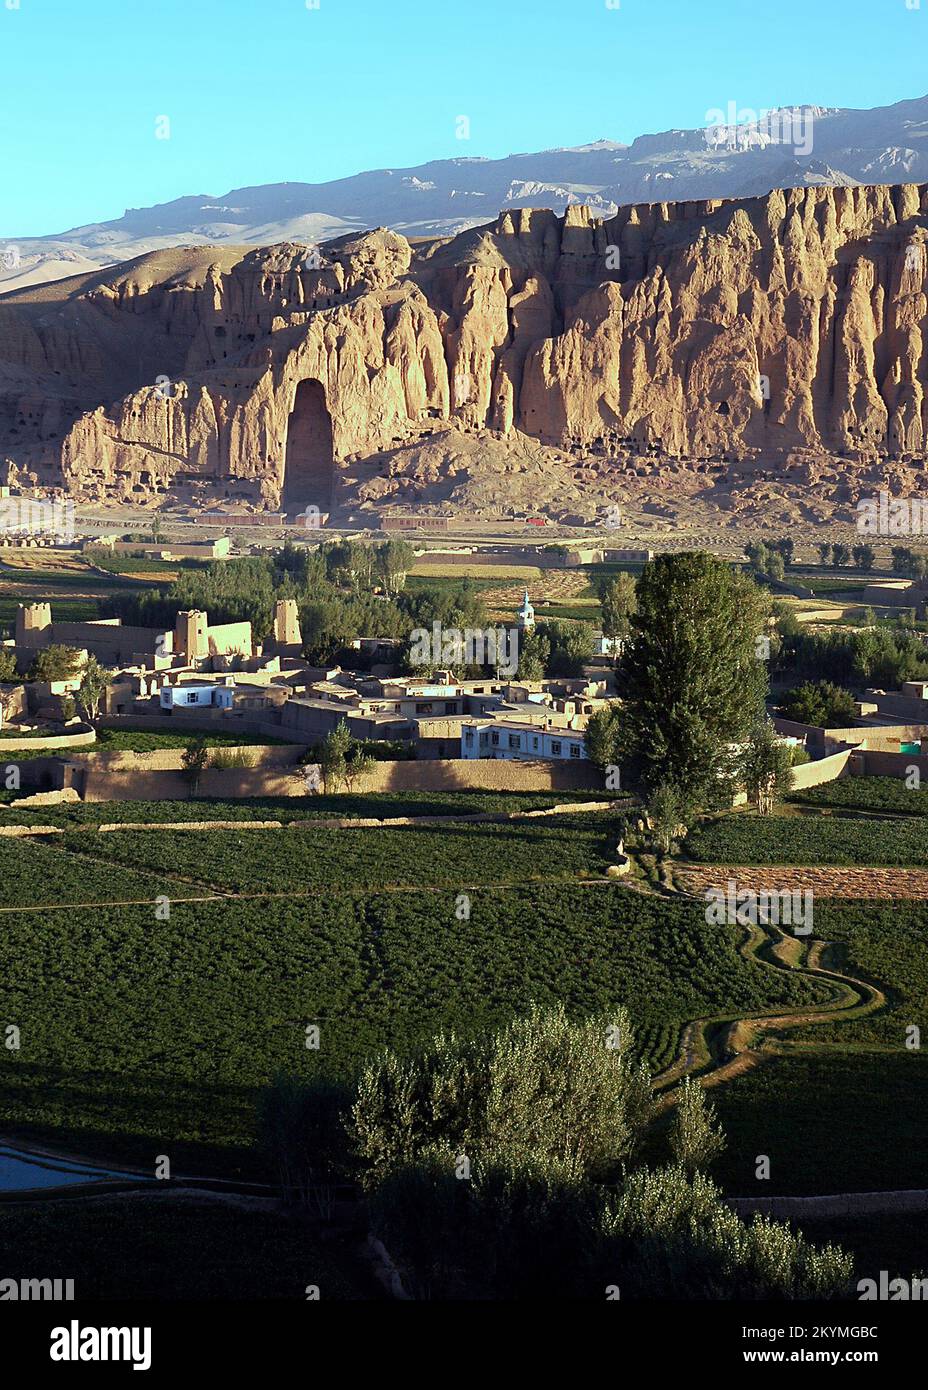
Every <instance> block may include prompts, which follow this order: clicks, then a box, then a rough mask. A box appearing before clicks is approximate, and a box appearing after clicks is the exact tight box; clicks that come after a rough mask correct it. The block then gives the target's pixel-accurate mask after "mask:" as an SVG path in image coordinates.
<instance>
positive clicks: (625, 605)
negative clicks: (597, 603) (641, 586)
mask: <svg viewBox="0 0 928 1390" xmlns="http://www.w3.org/2000/svg"><path fill="white" fill-rule="evenodd" d="M601 604H602V615H603V616H602V624H603V636H604V637H607V638H609V639H610V640H611V641H613V642H615V641H619V642H624V641H625V640H626V639H627V638H628V636H629V634H630V633H631V619H632V617H633V616H634V614H635V613H636V612H637V609H638V598H637V586H636V584H635V580H634V577H633V576H632V575H630V574H625V573H624V572H623V573H622V574H617V575H616V577H615V579H612V580H610V581H609V583H608V584H606V586H605V588H604V589H603V594H602V599H601Z"/></svg>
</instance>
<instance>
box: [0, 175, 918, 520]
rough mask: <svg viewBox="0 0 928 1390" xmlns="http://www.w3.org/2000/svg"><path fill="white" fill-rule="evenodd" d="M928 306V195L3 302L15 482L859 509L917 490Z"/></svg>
mask: <svg viewBox="0 0 928 1390" xmlns="http://www.w3.org/2000/svg"><path fill="white" fill-rule="evenodd" d="M926 283H928V188H926V186H925V185H913V184H907V185H899V186H895V187H893V186H875V187H863V188H806V189H796V190H790V191H776V192H773V193H771V194H769V195H768V196H766V197H762V198H750V199H741V200H737V201H730V202H701V203H677V204H666V203H657V204H645V205H642V206H635V207H630V208H624V209H620V210H619V212H618V213H617V214H616V215H615V216H613V217H611V218H608V219H606V220H599V219H596V218H593V217H592V216H591V214H590V212H589V210H588V209H587V208H584V207H571V208H568V209H567V212H566V213H565V214H564V216H563V217H558V216H557V215H555V214H554V213H552V212H550V211H545V210H539V209H522V210H519V211H512V212H505V213H503V214H502V215H501V216H500V217H499V218H498V219H497V221H496V222H494V223H492V224H490V225H489V226H485V227H481V228H476V229H471V230H469V231H466V232H464V233H462V234H460V235H459V236H457V237H454V238H451V239H438V240H435V241H432V242H428V243H423V244H421V245H416V246H415V247H413V246H411V245H410V243H409V242H408V241H406V240H405V238H403V237H402V236H400V235H398V234H396V233H394V232H389V231H383V230H380V231H376V232H371V233H368V234H366V235H363V236H360V237H356V238H354V237H352V238H347V239H346V238H343V239H341V240H339V241H335V242H330V243H327V244H326V245H325V246H323V247H322V248H321V252H311V253H307V250H306V248H305V247H300V246H298V245H296V244H291V243H288V244H283V245H279V246H274V247H267V248H260V249H253V248H247V247H229V246H222V247H197V248H193V249H181V250H174V251H169V252H158V253H154V254H152V255H149V256H144V257H141V258H139V259H138V260H136V261H134V262H131V263H129V264H127V265H124V266H121V267H118V268H117V269H116V270H113V271H109V272H102V273H101V272H95V273H93V274H90V275H82V276H78V277H74V278H72V279H70V280H65V281H61V282H58V283H56V284H53V285H48V286H40V287H35V288H30V289H25V290H21V291H18V292H14V293H11V294H7V295H5V296H2V297H0V457H6V458H9V459H10V460H12V468H11V476H12V478H13V481H17V480H20V481H27V482H28V481H30V480H34V481H38V482H40V483H44V484H50V483H55V482H64V483H65V484H66V485H67V486H68V487H69V488H70V489H71V490H72V491H73V492H74V494H75V495H76V496H78V497H81V498H109V499H112V500H120V501H126V500H139V501H146V500H149V499H150V500H153V501H154V500H157V499H159V498H163V497H164V496H165V495H166V494H168V493H170V494H173V495H177V496H180V497H187V496H189V497H190V498H195V497H198V496H201V495H202V496H204V497H206V496H208V495H209V496H216V495H220V496H221V495H230V496H233V497H237V498H241V499H243V501H250V502H251V503H253V504H255V505H258V506H266V507H272V508H274V507H277V506H278V505H280V502H281V498H282V497H283V496H284V494H285V493H286V496H287V501H288V506H290V505H296V504H297V503H300V504H301V505H304V506H305V505H310V506H312V505H318V506H320V507H321V508H322V509H323V510H326V509H328V508H329V506H330V505H333V504H334V505H335V506H336V507H350V506H357V505H358V503H359V502H360V503H365V504H367V505H370V506H374V505H381V504H383V503H384V502H403V503H405V502H414V501H420V502H421V501H423V500H424V501H426V502H449V503H450V504H451V505H452V506H456V505H468V506H481V505H482V506H485V507H487V508H490V509H492V508H493V507H501V506H504V505H505V504H504V503H503V502H502V501H501V500H500V499H501V497H502V496H505V494H506V488H507V483H506V479H507V478H508V480H509V495H510V496H511V497H516V498H522V497H525V499H526V500H527V504H528V505H532V501H531V499H535V505H536V506H539V507H540V506H541V505H546V506H547V507H548V509H549V510H550V511H552V512H556V511H557V509H558V507H560V510H561V512H562V513H565V512H568V511H575V510H577V506H578V504H579V503H580V502H582V501H583V500H584V499H586V501H587V503H589V501H590V499H593V502H594V503H598V504H600V505H607V504H608V502H609V500H610V498H613V499H614V498H616V497H621V496H623V495H631V493H636V495H637V494H640V493H641V488H642V484H641V480H642V479H645V480H647V483H646V485H647V488H649V489H651V488H653V490H654V492H655V495H656V496H659V495H660V493H661V492H665V493H666V494H667V495H668V496H671V497H672V496H676V495H693V494H695V493H697V492H700V491H705V492H707V493H711V492H714V493H715V494H716V500H718V501H721V500H722V496H721V493H722V492H724V494H725V496H726V497H728V498H729V499H732V498H734V499H735V500H736V501H737V497H738V494H739V490H740V489H741V488H742V487H750V488H751V489H753V498H754V501H755V502H757V501H758V499H762V498H763V496H765V495H766V493H765V489H766V491H767V493H769V495H770V496H774V495H777V494H778V492H779V490H781V489H782V488H784V487H785V489H786V491H787V492H789V491H790V489H792V490H793V491H794V492H795V490H796V489H806V490H807V491H808V493H809V498H810V503H811V505H812V506H813V509H814V506H815V499H816V497H818V498H819V499H822V498H827V499H828V500H829V503H830V504H835V505H837V504H844V503H848V502H849V500H850V499H851V497H852V494H853V493H854V489H855V488H856V487H859V486H864V485H865V484H867V483H868V480H871V481H872V480H876V479H880V480H881V481H882V482H885V481H886V480H887V479H889V480H891V479H892V478H893V477H896V478H897V479H898V480H899V481H900V484H902V485H905V486H909V487H914V486H916V485H917V483H918V478H919V476H920V470H921V463H922V455H923V453H924V448H925V436H926V430H928V406H926V400H925V388H926V380H928V364H926V359H925V332H926V309H928V302H926ZM300 383H316V385H315V386H312V387H309V386H307V387H305V388H301V389H300V390H299V392H298V389H297V388H298V387H299V386H300ZM491 476H492V477H495V478H497V479H498V480H499V486H498V487H490V488H489V491H488V492H487V490H486V489H485V490H484V496H483V499H482V501H481V500H480V487H479V486H478V484H479V480H480V478H481V477H483V478H484V479H486V478H489V477H491ZM536 485H537V486H536ZM652 501H653V498H652ZM736 501H735V503H732V502H730V501H729V503H728V505H736ZM723 505H726V504H725V503H724V501H723ZM826 510H827V509H826Z"/></svg>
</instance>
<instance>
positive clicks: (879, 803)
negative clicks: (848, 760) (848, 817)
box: [790, 777, 928, 816]
mask: <svg viewBox="0 0 928 1390" xmlns="http://www.w3.org/2000/svg"><path fill="white" fill-rule="evenodd" d="M790 801H792V802H795V803H797V804H798V805H801V806H815V807H822V808H825V807H828V808H834V809H835V810H849V811H871V812H880V811H892V812H898V813H899V814H900V815H906V816H928V787H925V788H918V789H917V790H916V789H915V788H911V789H910V788H909V787H907V786H906V784H905V782H904V780H902V779H901V778H897V777H839V778H838V780H837V781H836V782H825V783H824V784H823V785H822V786H820V787H809V789H808V790H807V791H802V792H794V793H793V795H792V796H791V797H790Z"/></svg>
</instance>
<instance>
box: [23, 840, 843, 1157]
mask: <svg viewBox="0 0 928 1390" xmlns="http://www.w3.org/2000/svg"><path fill="white" fill-rule="evenodd" d="M256 833H257V832H256ZM196 838H199V837H196ZM65 857H66V856H65ZM102 867H103V866H101V868H102ZM104 871H105V869H104ZM41 872H42V873H43V874H44V873H46V872H47V865H45V864H44V863H43V864H42V866H41ZM58 891H59V892H60V891H62V890H61V887H60V886H59V888H58ZM455 908H456V893H455V892H454V891H451V890H449V891H447V892H444V893H430V892H413V893H401V894H376V893H372V894H369V895H367V896H362V897H356V898H347V897H346V898H341V899H335V898H331V897H329V898H323V897H322V896H321V895H316V896H310V897H308V898H305V899H299V900H291V901H289V902H284V901H267V900H260V899H258V900H253V901H248V902H238V903H235V904H233V903H231V902H211V903H196V904H180V903H175V904H174V905H173V907H172V909H171V914H170V918H169V920H166V921H159V920H157V919H156V917H155V912H154V910H153V909H152V907H151V906H144V907H131V908H130V907H125V908H117V907H113V908H102V909H94V910H84V911H81V910H79V909H78V910H66V911H65V910H63V911H56V912H47V913H37V912H23V913H13V914H9V915H7V916H5V917H4V918H3V931H2V933H0V1024H6V1023H9V1022H12V1023H15V1024H17V1026H18V1027H19V1028H20V1030H21V1038H22V1042H21V1049H20V1051H18V1052H6V1053H5V1054H4V1055H5V1057H6V1061H5V1062H4V1064H3V1068H2V1070H0V1130H2V1131H3V1132H4V1133H18V1134H20V1135H21V1136H24V1137H31V1138H34V1139H36V1140H41V1141H45V1142H47V1143H49V1144H50V1145H52V1146H54V1145H59V1146H61V1147H64V1148H71V1149H73V1150H75V1151H78V1152H82V1153H86V1154H88V1155H92V1154H98V1155H99V1156H100V1157H108V1158H109V1159H111V1160H116V1159H118V1158H122V1159H124V1160H125V1161H131V1162H133V1163H137V1164H139V1165H146V1164H148V1163H150V1162H153V1156H154V1155H155V1154H157V1153H162V1152H165V1151H166V1150H165V1146H166V1145H169V1146H170V1147H169V1149H168V1150H167V1151H168V1152H170V1153H172V1154H174V1155H175V1157H176V1162H177V1163H178V1164H184V1165H186V1166H187V1169H188V1171H189V1170H191V1169H193V1170H194V1171H208V1170H217V1169H218V1170H219V1171H222V1172H225V1173H229V1174H235V1173H246V1174H251V1175H252V1176H255V1175H257V1176H262V1175H263V1169H262V1165H261V1162H260V1158H259V1156H258V1155H256V1154H255V1153H254V1151H253V1150H252V1149H251V1148H250V1145H251V1142H252V1140H253V1136H254V1100H255V1094H256V1088H257V1087H259V1086H261V1085H262V1084H263V1083H265V1082H266V1081H267V1080H268V1079H269V1078H270V1077H271V1076H272V1075H273V1074H274V1072H275V1071H276V1070H278V1069H281V1068H282V1069H285V1070H289V1071H292V1072H295V1073H297V1074H303V1073H306V1072H307V1070H308V1069H311V1068H313V1067H314V1066H318V1065H322V1066H324V1067H325V1068H326V1069H328V1070H331V1071H335V1072H337V1073H338V1074H340V1075H343V1076H350V1075H351V1074H352V1073H353V1072H354V1070H355V1069H356V1067H357V1066H358V1065H359V1064H360V1063H362V1062H363V1061H364V1060H365V1059H367V1058H368V1057H370V1056H371V1055H373V1054H375V1053H376V1052H378V1051H379V1050H380V1049H381V1048H383V1047H385V1046H390V1047H394V1048H396V1049H398V1050H399V1051H401V1052H404V1051H408V1050H409V1049H412V1048H414V1047H416V1046H419V1045H422V1044H424V1043H425V1042H426V1041H427V1040H428V1039H429V1038H430V1037H431V1036H432V1035H433V1034H434V1033H436V1032H438V1031H440V1030H441V1029H443V1028H444V1029H448V1028H453V1029H457V1030H459V1031H460V1032H461V1033H464V1034H473V1033H474V1032H475V1031H477V1030H482V1029H486V1028H490V1027H492V1026H494V1025H496V1024H498V1023H501V1022H503V1021H504V1020H505V1019H507V1018H509V1017H511V1016H512V1015H513V1014H514V1013H518V1012H523V1011H524V1010H525V1009H527V1007H528V1006H529V1004H530V1003H531V1002H532V1001H539V1002H541V1003H549V1002H554V1001H556V1000H563V1001H565V1003H566V1004H567V1006H568V1008H569V1009H570V1010H571V1012H573V1013H575V1014H576V1015H577V1016H584V1015H587V1014H589V1013H591V1012H594V1011H598V1010H603V1011H609V1010H610V1009H612V1008H614V1007H616V1006H618V1005H619V1004H623V1003H624V1004H626V1005H627V1006H628V1008H629V1010H630V1012H631V1016H632V1019H633V1021H634V1023H635V1026H636V1029H637V1037H638V1042H639V1047H640V1051H641V1052H642V1053H643V1055H644V1056H645V1057H646V1058H647V1059H648V1060H649V1061H650V1062H651V1064H652V1065H654V1066H655V1067H657V1066H660V1065H664V1064H666V1063H668V1062H669V1061H670V1060H671V1057H672V1055H673V1054H674V1053H675V1051H676V1047H677V1041H678V1034H679V1030H680V1027H681V1025H682V1023H683V1022H684V1021H685V1020H687V1019H689V1018H692V1017H695V1016H699V1015H708V1014H714V1013H718V1012H725V1013H729V1014H735V1013H739V1012H742V1011H743V1012H751V1011H757V1010H758V1009H760V1008H762V1007H765V1006H766V1005H768V1004H773V1005H774V1006H776V1007H800V1006H806V1005H809V1004H812V1003H815V1002H817V1001H818V1000H819V998H820V997H821V996H822V993H823V991H822V988H821V987H820V986H819V985H817V984H815V983H812V982H810V981H808V980H805V979H803V978H802V977H800V976H797V975H791V974H789V973H788V972H786V971H776V970H773V969H771V968H770V967H767V966H764V965H762V964H758V963H756V962H753V961H749V960H745V959H744V957H743V956H742V955H741V954H740V953H739V950H738V947H739V945H740V944H741V942H742V938H743V932H742V931H741V930H740V929H739V928H735V927H732V928H721V929H720V928H718V927H709V926H707V924H706V922H705V917H704V914H703V913H702V912H701V911H700V910H699V909H698V908H694V907H693V906H692V905H689V904H681V903H674V902H671V901H667V900H661V899H658V898H648V897H645V896H643V895H641V894H638V893H634V892H629V891H628V890H626V889H623V888H619V887H606V886H602V887H592V886H591V887H587V888H584V887H581V886H579V885H575V886H571V885H548V886H539V887H537V888H533V889H507V890H492V891H474V892H473V893H472V894H471V914H470V919H469V920H467V921H462V920H459V918H458V917H457V916H456V912H455ZM307 1023H318V1024H319V1026H320V1029H321V1047H320V1050H319V1051H318V1052H315V1051H312V1050H308V1049H307V1047H306V1045H305V1028H306V1025H307Z"/></svg>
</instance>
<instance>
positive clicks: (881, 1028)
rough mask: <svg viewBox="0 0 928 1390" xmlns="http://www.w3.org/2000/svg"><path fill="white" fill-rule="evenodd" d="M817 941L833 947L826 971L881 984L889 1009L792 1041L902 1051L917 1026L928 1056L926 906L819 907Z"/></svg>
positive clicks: (811, 1030)
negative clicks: (848, 974)
mask: <svg viewBox="0 0 928 1390" xmlns="http://www.w3.org/2000/svg"><path fill="white" fill-rule="evenodd" d="M815 935H816V936H817V937H819V938H820V939H822V940H824V941H827V942H828V943H829V950H828V953H827V955H826V960H825V963H826V965H829V966H831V967H833V968H834V969H836V970H841V971H844V970H846V971H848V972H849V973H851V974H853V975H859V976H861V977H862V978H864V979H867V980H872V981H877V982H879V983H880V985H881V986H882V987H883V988H884V991H885V993H886V996H887V1006H886V1008H885V1009H883V1010H881V1011H880V1012H878V1013H874V1014H869V1015H867V1016H866V1017H865V1018H860V1019H856V1020H853V1021H852V1022H849V1023H845V1024H826V1025H823V1026H821V1027H816V1028H808V1029H804V1030H801V1031H797V1032H795V1033H793V1034H791V1036H792V1037H794V1038H797V1039H806V1040H808V1041H809V1042H811V1043H813V1044H822V1045H829V1046H847V1047H855V1046H859V1045H863V1044H872V1045H874V1046H877V1047H886V1048H891V1049H894V1050H896V1051H899V1050H902V1049H904V1048H906V1042H907V1037H908V1030H909V1029H910V1028H912V1027H913V1026H914V1027H916V1028H918V1029H919V1030H920V1042H921V1045H922V1048H924V1049H925V1050H926V1051H928V903H921V902H897V903H892V904H890V903H879V902H873V903H862V902H856V903H848V902H842V903H838V902H830V903H828V902H826V903H821V904H819V903H816V905H815Z"/></svg>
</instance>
